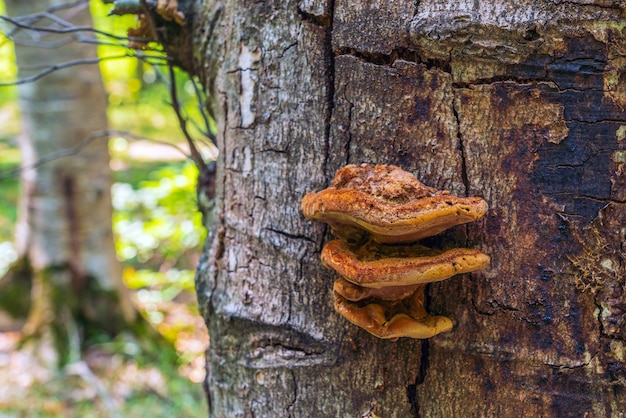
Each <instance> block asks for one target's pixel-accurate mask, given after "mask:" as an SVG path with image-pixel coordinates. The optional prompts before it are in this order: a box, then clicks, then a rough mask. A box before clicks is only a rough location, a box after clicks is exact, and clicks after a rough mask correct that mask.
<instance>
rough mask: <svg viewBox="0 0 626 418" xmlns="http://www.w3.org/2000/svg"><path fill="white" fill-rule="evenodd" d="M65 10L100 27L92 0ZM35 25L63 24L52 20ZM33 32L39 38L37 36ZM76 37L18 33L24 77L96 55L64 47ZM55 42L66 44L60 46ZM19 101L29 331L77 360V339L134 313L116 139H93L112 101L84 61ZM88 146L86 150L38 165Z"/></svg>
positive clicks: (17, 7)
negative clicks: (115, 192)
mask: <svg viewBox="0 0 626 418" xmlns="http://www.w3.org/2000/svg"><path fill="white" fill-rule="evenodd" d="M58 4H59V2H58V1H53V0H50V1H45V2H41V1H39V2H23V1H8V2H7V7H8V10H9V12H10V15H11V16H23V15H26V14H29V13H35V12H42V11H44V10H45V9H47V8H49V7H52V6H54V5H58ZM61 15H62V17H63V18H65V19H67V20H68V21H71V22H72V23H73V24H74V25H76V26H83V25H84V26H90V25H91V17H90V14H89V7H88V3H87V2H83V3H80V4H78V5H77V6H75V7H72V8H69V9H67V10H65V11H64V12H62V13H61ZM27 23H28V24H31V25H34V26H48V25H54V23H53V22H52V21H51V20H48V19H43V20H42V21H40V22H36V21H31V22H27ZM32 33H35V34H36V35H35V37H33V38H30V35H31V34H32ZM86 35H87V34H86ZM77 36H78V34H74V35H72V34H70V35H51V34H46V33H45V32H31V33H24V31H21V32H19V33H18V34H17V35H16V38H15V39H16V55H17V63H18V68H19V70H20V77H21V78H26V77H29V76H31V75H33V74H37V73H38V72H40V71H41V70H42V68H43V67H42V66H49V65H53V64H54V63H56V64H63V63H68V62H71V61H74V60H89V59H91V60H93V59H95V58H97V55H96V49H95V46H94V45H93V44H88V43H87V44H80V43H77V42H74V43H72V44H70V45H65V43H66V42H64V41H67V40H70V39H71V38H72V37H73V38H76V37H77ZM39 37H40V38H39ZM29 43H30V44H31V45H32V44H34V46H29ZM55 43H59V45H60V46H58V47H52V45H53V44H55ZM46 45H47V46H48V47H46ZM20 104H21V109H22V117H23V121H24V125H25V126H24V132H23V134H22V135H21V136H20V148H21V151H22V160H23V167H24V170H23V171H22V196H21V201H20V211H19V219H18V224H17V226H16V242H17V249H18V252H19V255H20V257H21V265H22V266H23V265H24V264H25V263H26V264H29V266H30V270H29V269H27V270H29V271H32V273H33V277H32V292H31V309H30V313H29V317H28V321H27V323H26V325H25V327H24V332H25V334H26V335H27V336H33V337H38V338H37V340H41V339H40V338H39V337H46V336H48V337H50V338H52V339H53V341H55V342H56V348H57V350H58V351H59V357H58V360H59V361H60V362H61V363H63V362H66V361H69V360H73V359H74V360H75V358H73V357H75V356H76V355H77V353H78V351H76V349H79V348H80V345H79V346H76V345H73V342H75V341H80V340H81V339H82V338H86V337H90V336H94V335H97V334H98V333H102V332H105V333H109V334H111V335H114V334H116V333H117V332H119V331H121V330H123V329H125V327H126V326H127V325H128V323H129V322H130V321H132V320H133V318H134V311H133V310H132V307H131V306H130V304H129V300H128V299H127V297H125V296H124V286H123V283H122V281H121V265H120V263H119V262H118V260H117V259H116V256H115V251H114V246H113V236H112V229H111V219H112V218H111V214H112V206H111V195H110V189H111V172H110V168H109V157H108V146H107V141H106V140H105V139H103V138H98V139H96V140H94V141H91V142H84V141H85V140H86V139H87V138H88V137H89V135H90V134H91V133H93V132H94V131H98V130H103V129H106V126H107V118H106V105H107V99H106V94H105V92H104V89H103V86H102V80H101V77H100V71H99V69H98V66H97V64H96V65H94V64H91V65H75V66H72V67H69V68H65V69H62V70H58V71H54V72H52V73H50V74H49V75H47V76H45V77H43V78H42V79H40V80H39V81H36V82H33V83H26V84H23V85H21V86H20ZM81 144H82V145H84V148H82V150H80V152H79V153H76V154H74V155H71V156H69V157H65V158H60V159H57V160H53V161H49V162H47V163H45V164H42V165H40V166H39V167H37V168H36V169H32V168H29V167H32V165H33V164H34V163H35V162H36V161H38V160H40V159H42V158H45V157H47V156H49V155H51V154H54V153H56V152H59V151H63V150H69V149H73V148H75V147H78V146H79V145H81ZM44 340H46V341H47V338H44Z"/></svg>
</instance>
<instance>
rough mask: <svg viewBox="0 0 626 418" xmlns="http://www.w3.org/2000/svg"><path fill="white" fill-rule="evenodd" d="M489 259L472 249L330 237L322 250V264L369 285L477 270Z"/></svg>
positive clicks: (423, 280)
mask: <svg viewBox="0 0 626 418" xmlns="http://www.w3.org/2000/svg"><path fill="white" fill-rule="evenodd" d="M489 261H490V259H489V256H488V255H486V254H484V253H482V252H480V251H478V250H474V249H468V248H455V249H452V250H448V251H445V252H441V251H437V250H433V249H430V248H427V247H424V246H422V245H419V244H413V245H404V246H396V245H393V246H392V245H382V244H375V243H372V242H367V243H365V244H364V245H361V246H358V247H355V246H351V245H349V244H347V243H345V242H343V241H341V240H334V241H330V242H329V243H328V244H326V245H325V246H324V248H323V249H322V263H324V265H326V266H328V267H330V268H332V269H334V270H335V271H337V272H338V273H339V274H341V276H342V277H344V278H345V279H346V280H348V281H350V282H352V283H356V284H358V285H359V286H363V287H372V288H382V287H388V286H410V285H416V284H424V283H431V282H437V281H441V280H445V279H447V278H449V277H452V276H454V275H456V274H461V273H469V272H472V271H476V270H481V269H483V268H485V267H487V266H488V265H489Z"/></svg>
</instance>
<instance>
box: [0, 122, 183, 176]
mask: <svg viewBox="0 0 626 418" xmlns="http://www.w3.org/2000/svg"><path fill="white" fill-rule="evenodd" d="M113 136H121V137H124V138H131V139H134V140H145V141H150V142H155V143H157V144H163V145H167V146H170V147H172V148H174V149H175V150H177V151H178V152H180V153H181V154H182V155H184V156H185V158H191V159H192V160H193V158H192V157H191V156H189V155H188V154H187V153H186V152H185V150H183V149H182V148H180V147H179V146H178V145H176V144H172V143H170V142H165V141H159V140H158V139H153V138H146V137H144V136H141V135H137V134H134V133H132V132H128V131H116V130H111V129H105V130H101V131H95V132H92V133H91V134H90V135H89V136H88V137H86V138H85V139H83V140H82V141H81V142H80V143H79V144H78V145H76V146H74V147H71V148H64V149H62V150H59V151H56V152H53V153H51V154H48V155H46V156H45V157H42V158H40V159H38V160H37V161H36V162H34V163H33V164H31V165H28V166H24V167H20V168H16V169H15V170H9V171H3V172H0V180H3V179H6V178H10V177H15V176H18V175H19V174H20V173H21V172H22V171H26V170H33V169H36V168H39V167H41V166H42V165H44V164H47V163H49V162H51V161H55V160H58V159H60V158H64V157H69V156H72V155H76V154H78V153H80V152H81V151H82V150H83V149H84V148H85V147H86V146H87V145H89V144H90V143H92V142H93V141H95V140H96V139H100V138H111V137H113ZM194 162H195V161H194Z"/></svg>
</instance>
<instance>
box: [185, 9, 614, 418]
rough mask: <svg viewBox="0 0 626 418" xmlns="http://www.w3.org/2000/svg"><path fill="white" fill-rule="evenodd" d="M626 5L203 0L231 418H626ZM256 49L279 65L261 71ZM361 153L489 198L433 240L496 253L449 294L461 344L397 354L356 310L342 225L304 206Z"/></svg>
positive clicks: (215, 406)
mask: <svg viewBox="0 0 626 418" xmlns="http://www.w3.org/2000/svg"><path fill="white" fill-rule="evenodd" d="M583 3H584V4H583ZM618 3H619V2H611V1H595V2H593V1H586V2H567V3H565V2H550V1H545V2H532V1H523V2H517V1H515V2H513V1H508V0H499V1H497V2H489V3H487V2H482V3H481V2H474V1H468V2H440V1H434V0H432V1H416V2H405V1H400V0H386V1H382V0H372V1H367V2H365V1H360V2H345V1H335V2H333V1H322V0H301V1H298V2H287V3H285V2H271V1H270V2H247V3H246V4H245V6H246V7H241V4H239V3H237V4H236V3H234V2H229V1H224V2H218V3H214V2H210V1H200V0H197V1H196V13H197V16H196V19H195V21H194V22H195V23H194V27H193V30H195V31H196V57H197V59H198V65H197V66H196V68H200V69H202V70H201V71H200V74H199V75H200V76H201V77H202V78H203V80H204V82H205V85H206V88H207V90H208V91H209V93H210V94H211V97H212V103H210V104H209V105H210V107H211V108H212V109H216V110H219V111H218V112H217V113H216V117H217V123H218V126H219V130H218V131H219V132H220V134H219V138H218V142H219V147H220V150H221V154H220V159H219V163H218V175H219V176H221V178H222V181H221V182H218V184H219V185H220V186H219V189H218V191H217V195H218V199H219V200H220V203H219V204H218V205H216V208H217V213H216V216H215V217H214V219H216V223H215V224H214V225H213V226H212V233H211V234H210V236H211V237H216V238H214V239H213V240H212V241H211V242H210V245H208V246H207V254H206V257H205V258H204V259H203V261H202V263H201V265H200V266H199V269H198V276H197V285H198V295H199V301H200V307H201V309H202V312H203V314H204V316H205V318H206V320H207V325H208V328H209V332H210V334H211V347H210V350H209V352H208V357H207V360H208V377H207V387H208V394H209V398H210V404H211V408H210V413H211V416H229V417H230V416H256V417H259V416H272V417H275V416H294V417H297V416H373V415H374V414H376V415H379V416H385V417H394V416H397V417H405V416H421V417H447V416H458V415H459V414H460V412H459V411H462V415H463V416H520V415H524V416H559V417H562V416H571V415H572V412H571V410H570V407H571V405H572V403H575V404H576V405H577V409H576V411H575V413H576V414H577V415H582V414H584V413H587V414H589V415H590V416H611V415H615V414H617V413H618V411H620V410H623V409H625V408H626V392H624V390H623V386H624V383H625V382H626V370H625V369H624V366H623V360H622V353H623V351H624V348H625V347H624V344H625V342H626V306H625V305H624V303H623V302H621V301H622V300H623V297H624V292H625V291H626V284H625V283H624V280H625V277H626V261H625V260H624V255H623V254H624V252H623V248H622V244H621V243H622V242H624V241H625V238H626V237H624V234H625V232H623V230H624V228H623V225H622V223H623V221H622V220H623V219H625V218H626V208H625V206H626V205H624V203H623V202H624V201H625V195H624V192H623V190H624V186H625V185H626V179H625V175H624V169H623V166H624V160H625V159H626V157H624V156H625V155H626V151H624V136H625V134H624V128H623V126H624V125H626V117H625V116H624V107H625V106H626V97H625V93H624V92H625V91H626V81H625V80H626V77H624V71H625V70H624V68H625V67H626V60H625V59H624V50H625V49H626V46H625V41H624V34H623V31H622V29H621V28H622V26H623V19H624V9H623V6H619V4H618ZM620 7H621V8H620ZM216 16H218V18H217V19H216ZM204 28H208V29H207V30H206V31H204V32H203V29H204ZM244 47H245V48H244ZM242 51H259V52H260V54H259V60H258V62H256V64H255V67H254V71H250V75H251V77H249V78H247V79H244V78H242V72H241V71H236V70H237V69H239V67H240V66H239V62H240V54H241V53H242ZM242 84H244V86H243V87H242ZM244 87H245V89H247V90H246V91H247V92H248V93H249V92H252V97H251V99H250V96H247V97H248V98H247V99H246V100H242V97H241V92H242V91H243V90H242V89H243V88H244ZM216 92H220V93H219V94H216ZM244 115H247V118H248V119H247V121H248V122H251V123H248V124H246V128H245V129H241V126H242V123H241V122H242V118H243V117H244ZM250 115H254V117H253V120H251V119H250ZM620 129H621V130H620ZM620 132H621V133H620ZM266 150H280V152H264V151H266ZM347 160H349V161H350V162H352V163H355V162H370V163H385V164H396V165H399V166H401V167H403V168H404V169H407V170H410V171H412V172H414V173H415V174H416V175H417V177H418V178H420V179H421V180H422V181H424V182H425V183H427V184H429V185H431V186H433V187H437V188H441V189H448V190H451V191H452V192H453V193H455V194H459V195H482V196H483V197H484V198H485V199H486V200H487V201H488V202H489V203H490V207H491V210H490V212H489V214H488V215H487V216H486V218H485V219H484V221H482V222H479V223H477V224H475V225H470V226H467V227H461V228H456V229H454V230H452V231H448V232H446V233H445V234H444V235H443V236H441V237H436V238H433V239H431V241H432V244H433V245H440V246H448V247H450V246H461V245H462V246H473V247H477V248H479V249H480V250H482V251H484V252H486V253H488V254H491V256H492V266H491V267H490V269H489V270H487V271H486V272H484V273H480V274H472V275H471V276H470V275H466V276H461V277H457V278H454V279H451V280H448V281H445V282H440V283H435V284H433V285H432V286H431V288H430V290H429V295H430V310H431V312H433V313H435V314H444V315H447V316H450V317H452V318H454V319H455V320H456V322H457V326H456V327H455V329H454V330H453V331H452V332H450V333H447V334H443V335H441V336H438V337H436V338H433V339H432V340H430V341H428V342H419V341H412V340H399V341H397V342H390V341H380V340H377V339H375V338H374V337H372V336H370V335H369V334H367V333H365V332H364V331H362V330H360V329H357V328H355V327H353V326H351V325H349V324H348V323H347V322H346V321H344V320H343V319H341V318H340V317H338V316H337V315H336V314H335V313H334V312H333V309H332V295H331V284H332V281H333V280H334V279H335V277H334V275H333V274H332V273H331V272H329V271H327V270H325V269H324V268H323V267H322V266H321V263H320V261H319V252H320V248H321V247H322V245H323V243H324V242H326V241H327V240H328V239H329V238H330V237H329V234H328V228H326V227H325V226H323V225H318V224H314V223H310V222H307V221H306V220H305V219H304V218H303V217H302V216H301V214H300V212H299V205H300V204H299V202H300V200H301V198H302V196H303V195H304V194H305V193H306V192H310V191H314V190H320V189H323V188H325V187H326V186H327V185H328V184H329V182H330V180H331V178H332V176H333V174H334V172H335V171H336V170H337V169H338V168H340V167H341V166H343V165H344V164H345V162H346V161H347ZM256 196H263V197H264V199H263V200H259V199H255V197H256ZM242 266H246V268H245V269H243V268H241V267H242Z"/></svg>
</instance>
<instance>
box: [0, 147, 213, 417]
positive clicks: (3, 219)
mask: <svg viewBox="0 0 626 418" xmlns="http://www.w3.org/2000/svg"><path fill="white" fill-rule="evenodd" d="M128 145H129V146H128V149H127V150H126V152H127V153H128V157H129V158H127V159H126V160H125V161H119V160H117V161H116V160H112V161H111V165H112V168H113V169H114V170H115V171H116V172H118V173H121V174H120V175H121V176H122V178H123V179H124V180H125V181H130V182H133V183H134V187H138V186H137V185H138V184H139V182H140V181H141V180H142V179H144V178H147V177H148V173H150V172H151V170H153V169H154V167H158V166H159V164H167V163H171V162H172V161H174V162H176V161H181V160H182V159H184V157H182V158H181V155H180V154H179V153H178V151H176V150H175V149H173V148H172V147H171V146H168V145H163V144H155V143H150V142H146V141H139V142H136V143H130V144H128ZM18 163H19V154H18V152H17V150H16V148H15V146H13V145H10V144H8V143H7V142H6V141H0V171H7V170H12V169H14V168H15V167H17V165H18ZM116 164H117V167H115V165H116ZM142 164H143V165H147V166H146V167H145V168H141V169H138V168H137V167H143V165H142ZM191 189H193V187H191ZM17 197H18V178H17V177H11V178H8V179H5V180H4V181H2V182H0V241H3V239H4V240H5V241H6V240H10V239H11V236H12V230H13V223H14V222H15V217H16V213H15V211H16V209H15V208H16V202H17ZM196 251H199V249H197V250H196ZM2 252H3V248H2V247H0V264H2V261H3V260H2V256H3V254H1V253H2ZM4 252H6V249H5V250H4ZM5 255H7V254H5ZM9 255H10V254H9ZM186 256H187V257H189V254H187V255H186ZM193 259H195V256H192V257H191V260H192V261H188V262H187V264H190V265H192V264H193ZM0 270H1V269H0ZM131 270H132V269H131ZM149 289H150V287H149ZM152 289H156V290H153V292H159V291H162V290H163V288H162V287H159V286H152ZM159 289H160V290H159ZM131 291H132V294H133V295H134V298H133V301H134V303H135V306H136V307H137V309H138V311H139V312H141V313H142V314H143V315H144V316H145V317H146V318H148V317H149V316H150V315H154V313H155V312H158V313H159V315H160V316H161V318H162V319H161V320H160V323H159V324H158V325H154V324H153V325H154V326H155V328H157V330H158V331H159V332H161V333H162V334H164V335H166V336H167V338H168V339H169V340H170V341H171V342H172V344H173V345H174V347H175V348H176V351H177V353H178V359H177V361H176V362H175V364H173V363H172V362H169V361H166V360H165V359H163V360H160V361H158V362H155V361H150V360H146V359H145V358H142V355H141V353H139V349H138V348H137V347H136V346H135V347H133V346H132V344H129V343H128V342H127V341H126V342H120V341H110V342H105V343H102V344H99V345H95V346H91V347H89V348H88V349H87V351H86V352H84V353H83V354H82V356H81V358H80V359H79V360H78V361H75V362H73V363H71V364H69V365H68V366H66V367H65V368H63V369H62V370H59V371H52V369H51V368H50V367H46V366H45V365H42V356H43V357H45V354H46V353H42V352H41V351H40V352H38V353H34V352H33V351H32V350H28V349H25V348H23V347H20V341H21V336H22V335H21V332H20V331H18V330H19V328H20V327H19V324H17V325H16V326H14V327H13V328H12V329H14V330H13V331H5V332H0V418H26V417H28V418H44V417H46V418H47V417H63V418H66V417H68V418H74V417H76V418H79V417H80V418H83V417H85V418H113V417H115V418H126V417H150V418H153V417H154V418H160V417H163V418H165V417H168V418H169V417H190V418H194V417H206V416H207V414H208V412H207V403H206V399H205V395H204V391H203V389H202V384H201V382H202V381H203V380H204V376H205V369H204V352H205V350H206V349H207V347H208V342H209V341H208V335H207V332H206V327H205V325H204V323H203V320H202V318H201V317H200V316H199V315H198V313H197V307H196V300H195V294H194V293H193V289H192V288H191V289H186V290H184V291H182V292H180V293H179V294H178V295H177V296H176V297H174V298H173V299H168V298H162V299H160V300H156V301H155V300H154V299H149V300H146V299H145V298H142V297H140V296H141V291H142V289H140V288H136V289H132V290H131ZM144 293H145V292H144ZM138 296H139V297H138ZM2 322H3V318H0V323H2ZM151 322H153V321H151ZM4 329H8V328H4Z"/></svg>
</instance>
